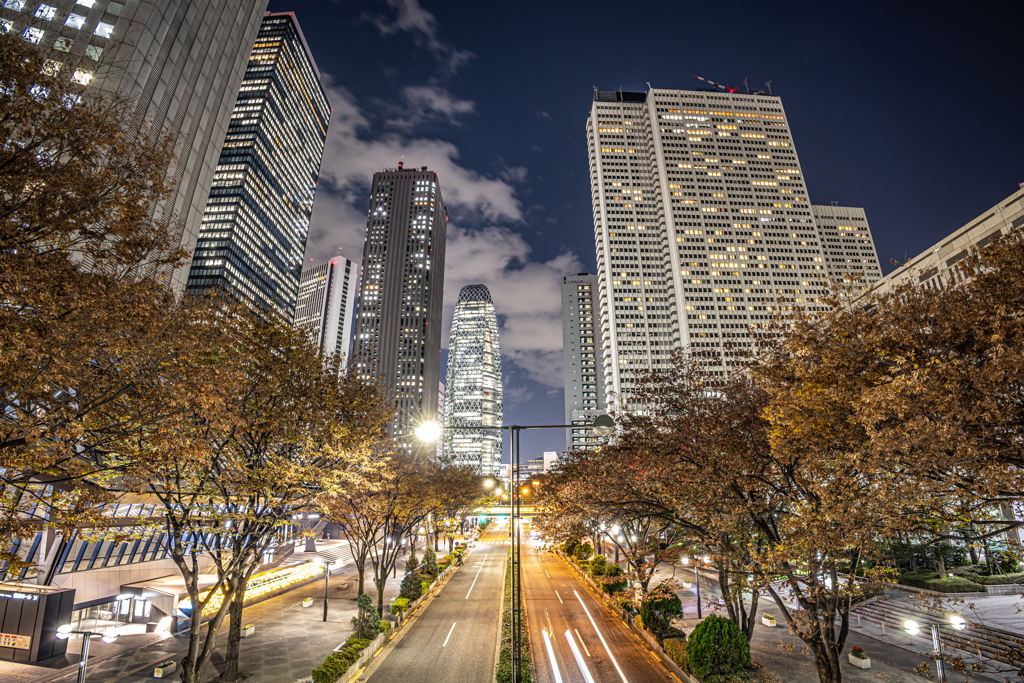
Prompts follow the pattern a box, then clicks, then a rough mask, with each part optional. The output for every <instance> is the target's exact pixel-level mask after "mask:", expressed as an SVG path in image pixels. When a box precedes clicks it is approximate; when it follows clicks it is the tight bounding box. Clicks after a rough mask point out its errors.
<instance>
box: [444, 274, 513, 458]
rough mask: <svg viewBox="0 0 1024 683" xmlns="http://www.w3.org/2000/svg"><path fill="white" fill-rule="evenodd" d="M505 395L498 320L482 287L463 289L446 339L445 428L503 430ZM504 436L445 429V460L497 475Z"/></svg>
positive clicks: (492, 304) (485, 290)
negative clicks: (491, 428) (494, 428)
mask: <svg viewBox="0 0 1024 683" xmlns="http://www.w3.org/2000/svg"><path fill="white" fill-rule="evenodd" d="M502 410H503V393H502V384H501V347H500V345H499V343H498V317H497V315H496V314H495V311H494V302H493V301H492V300H491V292H490V291H489V290H488V289H487V287H485V286H484V285H466V286H465V287H463V288H462V290H461V291H459V300H458V303H456V304H455V314H454V316H453V317H452V332H451V337H450V338H449V341H448V375H447V378H446V380H445V400H444V425H445V427H455V426H459V427H500V426H501V424H502V422H501V421H502ZM501 437H502V432H501V431H500V430H493V431H490V430H489V431H472V430H458V429H451V430H449V429H446V430H445V432H444V442H445V443H444V452H445V458H446V462H448V463H451V464H453V465H471V466H473V467H475V468H476V471H477V473H478V474H482V475H487V476H495V475H497V474H498V465H499V464H500V463H501V444H502V438H501Z"/></svg>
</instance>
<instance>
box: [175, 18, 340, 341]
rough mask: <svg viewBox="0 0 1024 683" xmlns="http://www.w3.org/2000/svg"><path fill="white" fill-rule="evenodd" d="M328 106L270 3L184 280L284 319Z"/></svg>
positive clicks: (293, 294)
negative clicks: (232, 297)
mask: <svg viewBox="0 0 1024 683" xmlns="http://www.w3.org/2000/svg"><path fill="white" fill-rule="evenodd" d="M330 116H331V109H330V107H329V106H328V104H327V96H326V95H325V94H324V89H323V87H322V86H321V84H320V71H319V70H318V69H317V68H316V62H314V61H313V55H312V54H310V51H309V46H308V45H306V39H305V38H303V36H302V29H300V28H299V22H298V19H296V17H295V15H294V14H292V13H291V12H287V13H284V12H278V13H272V12H267V13H266V14H265V15H264V17H263V23H262V24H261V25H260V30H259V34H258V35H257V37H256V42H255V44H254V46H253V48H252V54H251V55H250V56H249V66H248V68H247V69H246V71H245V78H244V80H243V81H242V87H241V89H240V90H239V91H238V99H237V100H236V102H235V108H234V111H233V112H232V114H231V125H230V126H229V128H228V133H227V135H226V136H225V137H224V146H223V148H222V149H221V151H220V162H219V164H218V165H217V176H216V178H215V180H214V183H213V189H211V190H210V198H209V201H207V203H206V212H205V213H204V215H203V223H202V228H201V229H200V232H199V241H198V243H197V244H196V251H195V254H194V255H193V257H192V270H191V271H190V272H189V274H188V290H189V291H190V292H202V291H205V290H208V289H211V288H223V289H226V290H228V291H231V292H232V293H233V294H234V295H235V296H236V297H238V298H239V299H241V300H243V301H247V302H249V303H251V304H254V305H255V306H257V307H260V308H263V309H265V310H270V311H274V312H276V313H277V314H279V315H281V316H282V317H284V318H285V319H286V320H288V321H289V322H291V321H292V320H294V318H295V305H296V302H297V300H298V296H299V276H300V274H301V271H302V257H303V254H304V253H305V250H306V238H307V236H308V233H309V218H310V215H311V214H312V212H313V197H314V195H315V193H316V184H317V177H318V176H319V174H320V159H321V158H322V157H323V153H324V141H325V140H326V138H327V124H328V122H329V119H330Z"/></svg>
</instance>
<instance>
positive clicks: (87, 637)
mask: <svg viewBox="0 0 1024 683" xmlns="http://www.w3.org/2000/svg"><path fill="white" fill-rule="evenodd" d="M73 635H80V636H82V638H83V640H82V656H81V659H80V660H79V662H78V683H85V670H86V667H87V666H88V665H89V643H90V642H91V641H92V637H93V636H101V637H102V638H103V642H104V643H112V642H114V641H115V640H117V636H118V634H117V632H116V631H114V630H110V631H107V632H106V633H95V632H93V631H75V630H74V627H73V626H72V625H71V624H64V625H63V626H61V627H59V628H58V629H57V638H59V639H60V640H65V639H67V638H70V637H71V636H73Z"/></svg>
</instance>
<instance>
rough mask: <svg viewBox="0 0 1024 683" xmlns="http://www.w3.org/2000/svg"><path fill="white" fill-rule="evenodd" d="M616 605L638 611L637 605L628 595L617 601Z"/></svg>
mask: <svg viewBox="0 0 1024 683" xmlns="http://www.w3.org/2000/svg"><path fill="white" fill-rule="evenodd" d="M615 606H616V607H618V608H619V609H628V610H629V611H630V612H635V611H636V605H635V604H634V603H633V601H632V600H630V599H629V598H627V597H621V598H619V599H618V600H616V601H615Z"/></svg>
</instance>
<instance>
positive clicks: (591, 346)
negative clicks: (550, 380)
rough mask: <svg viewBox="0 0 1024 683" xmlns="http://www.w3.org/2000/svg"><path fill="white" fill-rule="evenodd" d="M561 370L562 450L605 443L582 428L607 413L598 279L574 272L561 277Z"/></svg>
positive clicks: (590, 274) (587, 274)
mask: <svg viewBox="0 0 1024 683" xmlns="http://www.w3.org/2000/svg"><path fill="white" fill-rule="evenodd" d="M561 291H562V368H563V372H564V375H565V422H564V424H567V425H580V427H579V428H576V427H574V428H572V429H566V430H565V447H566V449H571V448H593V447H596V446H598V445H600V444H602V443H606V442H607V438H602V437H599V436H597V435H596V434H594V433H593V431H591V430H590V429H587V428H586V427H585V425H588V424H590V423H591V422H593V421H594V417H596V416H597V415H601V414H603V413H604V412H605V410H606V405H605V399H604V390H605V385H604V367H603V365H602V364H601V348H602V340H601V307H600V300H599V299H598V297H597V292H598V277H597V275H594V274H593V273H576V274H575V275H569V276H567V277H564V278H562V288H561Z"/></svg>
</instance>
